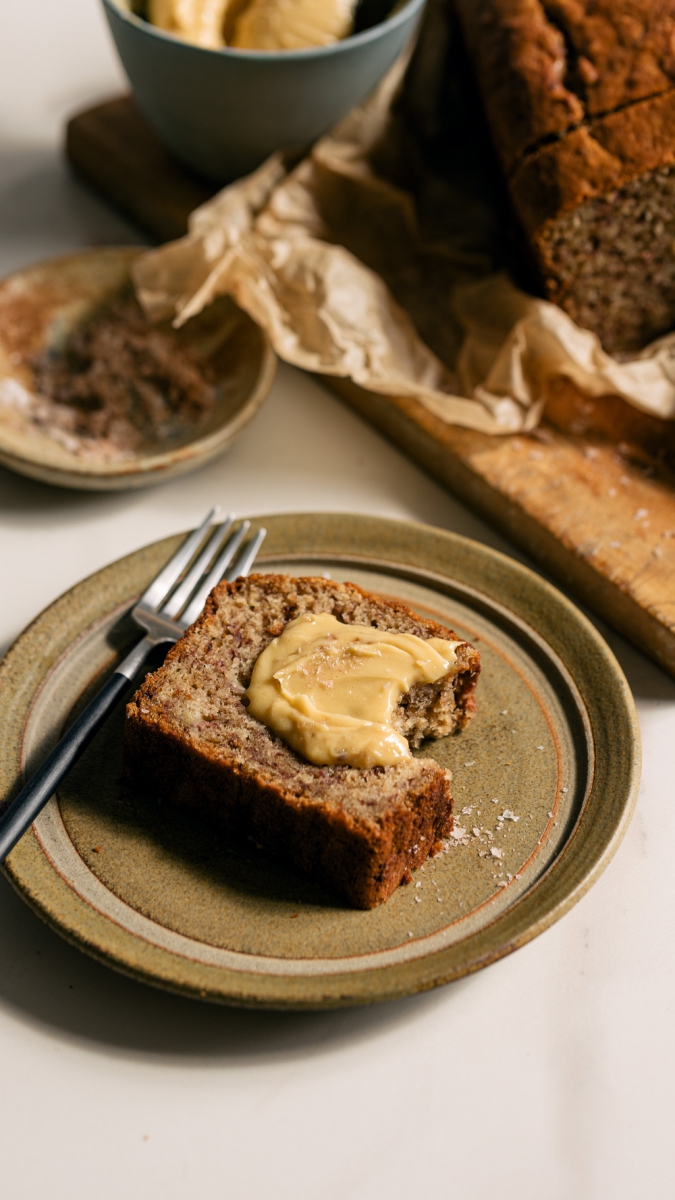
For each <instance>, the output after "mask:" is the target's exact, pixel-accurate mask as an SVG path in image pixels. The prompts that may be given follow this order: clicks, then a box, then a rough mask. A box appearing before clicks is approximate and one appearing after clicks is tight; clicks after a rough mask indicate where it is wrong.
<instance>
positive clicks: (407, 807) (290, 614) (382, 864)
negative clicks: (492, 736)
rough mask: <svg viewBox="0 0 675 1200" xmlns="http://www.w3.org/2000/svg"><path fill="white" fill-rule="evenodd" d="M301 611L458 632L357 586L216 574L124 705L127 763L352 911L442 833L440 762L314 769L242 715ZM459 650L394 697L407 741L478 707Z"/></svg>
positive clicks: (454, 723)
mask: <svg viewBox="0 0 675 1200" xmlns="http://www.w3.org/2000/svg"><path fill="white" fill-rule="evenodd" d="M305 613H329V614H332V615H334V616H335V617H336V618H337V619H338V620H339V621H341V622H344V623H346V624H356V625H369V626H374V627H376V628H377V629H381V630H385V631H387V632H397V633H404V634H411V633H412V634H415V635H416V636H417V637H420V638H423V639H429V638H438V637H440V638H444V639H448V638H452V639H455V640H457V639H456V635H454V634H453V633H452V632H449V631H448V630H446V629H444V628H443V627H442V626H441V625H437V624H436V623H435V622H433V621H428V620H424V619H423V618H422V617H419V616H417V615H416V614H415V613H414V612H412V611H411V610H410V609H409V608H407V607H406V606H405V605H403V604H400V603H396V602H389V601H385V600H383V599H381V598H379V597H377V596H374V595H370V594H368V593H367V592H364V591H362V590H361V589H360V588H359V587H357V586H356V585H355V584H351V583H335V582H333V581H331V580H326V579H323V578H292V577H290V576H283V575H281V576H280V575H251V576H250V577H249V578H248V579H239V580H237V581H236V582H235V583H222V584H219V586H218V587H217V588H215V589H214V591H213V592H212V593H211V596H210V597H209V600H208V601H207V604H206V607H205V609H204V612H203V614H202V616H201V617H200V619H199V620H198V621H197V622H196V623H195V624H194V625H193V626H192V627H191V628H190V629H189V630H188V632H187V633H186V634H185V635H184V637H183V638H181V640H180V641H179V642H178V643H177V644H176V645H175V646H174V647H173V648H172V649H171V651H170V652H169V654H168V656H167V658H166V660H165V662H164V665H163V666H162V667H161V668H160V669H159V670H158V671H155V672H154V673H153V674H151V675H149V676H148V677H147V678H146V680H145V682H144V683H143V684H142V686H141V687H140V688H139V690H138V692H137V693H136V695H135V696H134V697H133V700H132V701H131V703H130V704H129V705H128V707H127V711H126V725H125V762H126V769H127V772H128V774H129V776H130V777H131V779H132V780H133V781H134V783H135V784H137V785H139V786H140V787H141V788H142V789H143V790H145V791H149V792H151V793H152V794H153V795H155V796H157V797H159V798H161V799H166V800H168V801H172V802H174V803H177V804H180V805H184V806H185V807H186V809H187V810H190V809H192V810H197V811H201V812H202V813H204V814H206V815H207V816H209V817H211V818H212V819H215V821H216V822H217V823H218V824H219V826H220V827H221V828H222V829H224V830H225V831H226V832H227V833H228V834H232V835H235V836H238V837H242V836H243V837H248V838H250V839H252V840H253V841H254V842H255V843H256V844H257V845H258V846H259V847H261V848H263V849H265V850H268V851H271V852H272V853H274V854H275V855H281V856H283V857H284V858H285V859H286V860H287V861H288V862H290V863H292V864H293V865H294V866H295V867H298V868H299V869H300V870H302V871H304V872H305V873H307V874H309V875H311V876H313V877H314V878H315V879H317V880H318V881H319V882H320V883H323V884H325V885H327V886H328V887H329V888H331V889H333V890H334V891H336V892H337V893H339V894H340V895H341V896H342V897H343V898H344V899H346V900H347V901H348V902H349V903H351V904H353V905H355V906H356V907H358V908H372V907H374V906H375V905H376V904H379V903H380V902H381V901H383V900H386V899H387V897H388V896H390V895H391V893H392V892H393V891H394V890H395V889H396V888H397V887H398V885H399V884H400V883H401V881H402V880H403V879H406V878H409V877H410V872H411V870H413V869H414V868H415V867H418V866H420V865H421V863H423V862H424V860H425V859H426V858H427V856H428V855H429V854H430V853H431V852H432V851H433V849H434V847H435V846H436V845H437V843H438V841H439V839H440V838H442V837H443V836H446V835H447V834H449V833H450V831H451V829H452V799H451V795H450V789H449V779H448V772H447V771H445V770H443V768H442V767H440V766H439V764H438V763H437V762H435V761H434V760H433V759H431V758H421V757H410V758H404V759H403V760H402V761H400V762H398V763H396V764H395V765H390V766H375V767H371V768H354V767H349V766H342V765H336V766H328V767H326V766H315V765H313V764H312V763H310V762H308V761H306V760H305V759H304V758H302V757H300V756H299V755H298V754H296V753H295V751H294V750H292V749H291V748H290V747H289V746H288V745H287V744H286V743H285V742H284V741H282V740H281V739H280V738H279V737H277V736H276V735H275V734H274V733H273V732H272V731H271V730H270V729H268V728H267V726H266V725H264V724H262V723H261V722H260V721H257V720H256V719H255V718H254V717H253V716H252V715H251V714H250V713H249V712H248V709H247V697H246V695H245V693H246V689H247V687H248V685H249V683H250V680H251V674H252V671H253V667H254V665H255V663H256V661H257V660H258V658H259V656H260V654H261V653H262V651H263V650H264V649H265V648H266V647H267V646H268V645H269V644H270V643H271V641H272V640H273V639H274V638H277V637H279V636H280V634H281V633H282V632H283V631H284V629H285V628H286V626H287V625H288V623H289V622H291V621H293V620H294V619H295V618H297V617H299V616H301V615H302V614H305ZM455 653H456V658H457V663H456V668H455V670H454V671H453V673H452V674H450V675H446V676H444V677H443V678H442V679H439V680H438V682H436V683H423V684H416V685H415V686H413V687H412V688H411V689H410V691H409V692H408V693H407V694H406V695H404V696H403V697H402V700H401V703H400V705H399V707H398V709H397V711H396V727H397V729H398V732H399V733H401V734H403V736H404V737H406V738H407V739H408V741H409V743H410V744H411V745H412V746H414V747H417V746H419V744H420V743H421V742H422V740H423V738H425V737H428V736H431V737H438V736H442V735H445V734H447V733H451V732H453V731H454V730H457V729H461V728H462V727H463V726H464V725H465V724H466V722H467V721H468V720H469V719H470V717H471V716H472V715H473V713H474V711H475V701H474V689H475V685H476V680H477V676H478V672H479V669H480V659H479V655H478V652H477V651H476V650H475V649H474V648H473V647H472V646H471V645H469V644H468V643H466V642H460V644H459V645H458V646H457V648H456V652H455Z"/></svg>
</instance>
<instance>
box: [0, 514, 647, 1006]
mask: <svg viewBox="0 0 675 1200" xmlns="http://www.w3.org/2000/svg"><path fill="white" fill-rule="evenodd" d="M259 520H260V521H261V522H264V524H265V526H266V527H267V529H268V535H267V539H266V542H265V547H264V554H263V555H261V557H260V558H259V560H258V564H257V569H259V570H261V571H274V572H276V571H287V572H289V573H290V574H295V575H308V574H325V573H327V574H329V575H330V576H331V577H332V578H333V579H336V580H344V579H349V580H353V581H354V582H356V583H358V584H361V585H362V586H363V587H365V588H367V589H369V590H371V591H375V592H378V593H380V594H381V595H385V596H388V597H393V598H396V599H400V600H403V601H404V603H406V604H409V605H411V606H412V607H413V608H415V609H416V610H417V611H418V612H420V613H421V614H422V615H423V616H425V617H430V618H432V619H434V620H437V621H440V622H441V623H443V624H445V625H447V626H450V627H452V628H454V629H455V630H457V632H458V634H459V635H460V636H461V637H466V638H469V639H470V640H471V641H472V642H474V643H475V644H476V645H477V646H478V648H479V649H480V652H481V658H482V664H483V669H482V673H481V677H480V680H479V684H478V691H477V702H478V714H477V716H476V719H475V720H474V721H472V722H471V724H470V726H469V727H468V728H467V729H466V730H465V731H464V732H463V733H461V734H459V735H458V736H454V737H446V738H441V739H440V740H439V741H436V742H428V743H426V744H425V745H424V747H423V748H422V750H421V751H420V753H423V754H425V755H426V754H429V755H431V756H433V757H434V758H436V759H437V761H438V762H439V763H440V764H441V765H442V766H443V767H447V768H450V770H451V771H452V775H453V782H452V792H453V796H454V800H455V829H454V836H453V837H452V838H451V839H450V841H449V843H448V845H447V848H446V850H445V852H444V853H442V854H439V855H438V857H436V858H433V859H430V860H429V861H428V862H427V863H426V864H425V866H424V867H422V868H421V869H420V870H418V871H416V872H415V873H414V881H413V883H412V884H410V885H409V886H407V887H400V888H399V889H398V890H397V891H396V892H395V893H394V895H393V896H392V897H391V898H390V899H389V900H388V901H387V902H386V903H385V904H381V905H380V906H379V907H378V908H375V909H372V910H371V911H369V912H360V911H356V910H354V909H349V908H347V907H345V905H344V904H342V903H341V902H340V901H339V900H338V899H336V897H335V896H333V895H332V894H330V893H328V892H327V891H324V890H323V889H322V888H321V887H319V886H318V885H317V884H315V883H312V882H311V881H309V880H307V879H304V878H303V877H302V876H300V875H299V874H297V873H296V872H294V871H292V870H290V869H287V868H286V867H284V865H283V864H282V863H277V862H273V861H271V860H270V859H268V858H265V857H263V856H262V855H261V854H259V853H258V852H257V851H256V850H255V849H254V848H253V847H252V846H250V844H247V845H245V846H240V845H239V846H238V845H234V844H229V843H228V842H227V840H226V839H224V838H223V837H221V836H219V835H218V834H217V833H215V832H214V831H213V830H211V829H210V828H208V827H207V826H206V824H205V823H204V822H202V821H197V820H195V818H194V817H193V816H192V815H191V814H189V813H188V812H187V811H186V810H184V809H183V810H176V811H173V810H172V809H171V806H170V805H168V804H151V803H149V802H147V801H144V799H143V797H141V796H140V795H138V794H137V793H136V792H135V791H134V789H133V787H131V786H130V785H129V784H128V783H126V782H125V780H124V774H123V767H122V738H123V719H124V711H123V706H121V705H120V707H119V709H118V710H117V711H116V712H115V713H114V714H113V715H112V716H111V718H110V719H109V721H108V722H107V724H106V725H105V726H104V728H103V729H102V730H101V731H100V733H99V734H98V735H97V736H96V738H95V739H94V741H93V742H92V744H91V746H90V747H89V748H88V750H87V751H86V752H85V754H84V755H83V757H82V758H81V759H80V761H79V763H78V764H77V765H76V767H75V769H74V770H73V771H72V772H71V774H70V776H69V777H68V778H67V779H66V780H65V781H64V783H63V784H62V785H61V787H60V788H59V794H58V800H57V799H56V798H53V799H52V800H50V802H49V804H48V805H47V807H46V808H45V809H44V811H43V812H42V813H41V814H40V816H39V817H38V819H37V821H36V822H35V824H34V826H33V828H32V830H31V831H29V832H28V833H26V834H25V836H24V837H23V838H22V839H21V841H20V842H19V843H18V845H17V846H16V847H15V848H14V850H13V851H12V853H11V854H10V855H9V857H8V859H7V862H6V864H5V870H6V872H7V874H8V875H9V877H10V879H11V880H12V882H13V884H14V886H15V887H16V888H17V889H18V891H19V892H21V894H22V895H23V896H24V898H25V899H26V900H27V901H28V903H29V904H31V905H32V906H33V907H34V908H35V909H36V910H37V912H38V913H39V914H40V915H41V916H42V917H43V918H44V919H45V920H46V921H47V922H48V923H49V924H50V925H52V926H53V927H54V928H55V929H57V930H58V931H59V932H60V933H61V934H63V935H64V936H65V937H66V938H68V940H69V941H72V942H74V943H75V944H76V945H79V946H80V947H81V948H82V949H83V950H85V951H87V953H89V954H92V955H94V957H96V958H98V959H100V960H101V961H102V962H105V963H107V964H108V965H110V966H112V967H116V968H117V969H118V970H121V971H123V972H126V973H128V974H130V975H133V976H135V977H136V978H137V979H141V980H145V981H146V982H149V983H154V984H156V985H158V986H160V987H166V988H169V989H172V990H174V991H178V992H183V993H185V994H187V995H191V996H195V997H202V998H206V999H209V1000H213V1001H219V1002H221V1003H230V1004H244V1005H261V1006H267V1007H275V1008H286V1007H287V1008H321V1007H330V1006H335V1005H344V1004H363V1003H366V1002H370V1001H375V1000H384V999H391V998H393V997H395V996H403V995H406V994H408V993H411V992H418V991H422V990H424V989H425V988H430V987H435V986H436V985H437V984H441V983H446V982H448V981H449V980H451V979H456V978H458V976H460V975H466V974H467V973H469V972H471V971H476V970H478V969H479V968H480V967H484V966H487V965H488V964H489V963H491V962H494V961H495V960H496V959H498V958H501V957H502V956H503V955H505V954H509V953H510V952H511V951H513V950H516V949H517V948H518V947H519V946H522V945H523V944H524V943H525V942H527V941H529V939H530V938H533V937H535V936H536V935H537V934H539V933H541V932H542V931H543V930H544V929H546V928H547V927H548V926H549V925H551V924H552V923H553V922H554V921H556V920H557V919H558V918H559V917H561V916H562V915H563V913H565V912H567V910H568V909H569V908H570V907H571V906H572V905H573V904H574V903H576V901H578V900H580V899H581V897H582V896H583V895H584V893H585V892H586V891H587V890H588V888H589V887H590V886H591V885H592V884H593V882H594V881H595V880H596V879H597V878H598V875H599V874H600V872H601V871H602V870H603V868H604V867H605V866H606V865H607V863H608V862H609V860H610V859H611V857H612V855H613V853H614V851H615V850H616V848H617V846H618V845H619V842H620V841H621V838H622V836H623V834H624V832H625V830H626V828H627V826H628V822H629V820H630V815H631V811H632V808H633V804H634V802H635V796H636V793H637V787H638V783H639V776H640V739H639V732H638V726H637V718H636V713H635V708H634V705H633V700H632V697H631V694H630V691H629V688H628V685H627V683H626V680H625V679H624V677H623V675H622V673H621V669H620V667H619V665H618V663H617V662H616V660H615V658H614V657H613V655H612V653H611V651H610V650H609V649H608V647H607V646H606V644H605V643H604V642H603V640H602V638H601V637H600V634H599V633H598V632H597V630H595V629H594V628H593V626H592V625H591V624H590V622H589V621H588V620H587V619H586V618H585V617H584V616H583V614H582V613H580V612H579V610H578V609H577V608H575V607H574V605H573V604H571V603H570V602H569V600H567V599H566V598H565V597H564V596H562V595H561V593H560V592H558V591H556V589H555V588H553V587H551V586H550V585H549V584H547V583H546V582H545V581H544V580H542V579H540V578H539V577H538V576H536V575H535V574H534V573H533V572H532V571H529V570H527V568H525V567H522V566H520V565H519V564H518V563H516V562H513V561H512V560H511V559H508V558H506V557H505V556H504V555H502V554H497V553H496V552H495V551H494V550H491V549H489V548H488V547H487V546H481V545H479V544H478V543H476V542H471V541H469V540H468V539H466V538H462V537H457V536H456V535H453V534H450V533H445V532H443V531H442V530H439V529H430V528H427V527H425V526H422V525H415V524H412V523H410V524H408V523H406V522H403V521H387V520H382V519H380V518H376V517H365V516H350V515H349V514H343V513H340V514H323V515H322V514H310V513H304V514H301V515H277V516H270V517H261V518H259ZM178 541H179V539H178V538H169V539H167V540H166V541H163V542H157V543H156V544H155V545H153V546H147V547H146V548H145V549H143V550H139V551H137V552H136V553H135V554H131V555H129V556H128V557H127V558H123V559H120V560H119V562H116V563H113V564H112V565H111V566H109V567H106V568H105V570H103V571H99V572H98V573H97V574H96V575H93V576H92V577H91V578H90V579H85V580H84V581H83V582H82V583H79V584H78V585H77V586H76V587H74V588H72V589H71V590H70V591H69V592H68V593H67V594H66V595H65V596H62V597H61V598H60V599H59V600H57V601H56V602H55V603H54V604H53V605H52V606H51V607H50V608H48V609H47V610H46V611H45V612H44V613H43V614H42V615H41V616H40V617H38V618H37V620H35V621H33V622H32V624H31V625H29V626H28V628H27V630H26V631H25V633H23V634H22V635H21V637H20V638H19V640H18V641H17V642H16V643H15V645H14V646H13V647H12V649H11V650H10V651H9V652H8V653H7V655H6V656H5V659H4V661H3V662H2V663H1V664H0V711H1V712H2V713H3V724H2V728H1V729H0V803H1V802H2V801H3V800H5V799H10V798H11V797H12V795H13V794H15V792H16V790H17V788H18V787H19V780H20V778H21V775H22V773H26V774H31V773H32V771H33V770H35V768H36V767H37V765H38V764H39V762H40V761H41V760H42V758H43V757H44V755H45V754H46V753H48V752H49V750H50V749H51V746H52V745H53V743H54V741H55V740H56V738H57V737H58V735H59V731H60V729H61V728H62V727H63V723H64V722H68V721H69V720H70V719H71V718H72V717H73V716H74V715H76V714H77V712H78V711H79V709H80V707H81V706H82V704H84V703H86V701H87V700H88V699H89V697H90V695H91V694H92V689H93V688H95V687H97V686H100V683H101V682H102V681H103V679H104V678H105V672H106V671H110V670H111V669H112V668H113V666H114V664H115V663H116V662H117V661H118V656H119V655H120V654H122V653H124V649H125V647H127V646H128V645H129V640H130V638H133V637H134V636H135V637H136V638H137V637H138V633H137V632H136V634H135V635H134V632H133V629H132V626H131V622H130V621H129V619H128V616H127V614H128V611H129V607H130V605H131V604H132V603H133V601H134V598H135V597H136V596H137V595H138V593H139V592H140V591H141V590H142V589H143V588H144V587H146V586H147V584H148V582H149V580H150V579H152V578H153V576H154V575H155V574H156V572H157V570H158V569H159V567H160V565H161V564H162V563H163V562H166V560H167V559H168V558H169V557H170V555H171V554H172V553H173V551H174V550H175V548H176V546H177V544H178Z"/></svg>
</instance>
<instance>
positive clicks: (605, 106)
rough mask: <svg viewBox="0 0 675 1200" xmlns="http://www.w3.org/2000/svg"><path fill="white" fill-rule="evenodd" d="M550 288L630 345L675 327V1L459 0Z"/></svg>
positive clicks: (593, 326)
mask: <svg viewBox="0 0 675 1200" xmlns="http://www.w3.org/2000/svg"><path fill="white" fill-rule="evenodd" d="M453 3H454V5H455V7H456V9H457V12H458V15H459V18H460V21H461V24H462V28H463V30H464V35H465V38H466V42H467V46H468V50H469V55H470V57H471V60H472V63H473V66H474V70H475V72H476V76H477V79H478V83H479V88H480V91H481V96H482V100H483V104H484V107H485V110H486V114H487V117H488V123H489V125H490V128H491V132H492V137H493V141H494V145H495V149H496V151H497V154H498V156H499V158H500V160H501V163H502V167H503V169H504V172H505V174H506V177H507V182H508V186H509V191H510V194H511V198H512V201H513V205H514V208H515V211H516V214H517V216H518V218H519V220H520V222H521V224H522V226H523V228H524V230H525V232H526V234H527V236H528V239H529V241H530V245H531V248H532V251H533V254H534V259H535V261H536V263H537V265H538V267H539V271H540V275H541V280H542V285H543V290H544V291H545V294H546V295H547V297H548V298H549V299H550V300H552V301H553V302H554V303H556V304H559V305H561V307H563V308H564V309H565V310H566V311H567V312H568V313H569V314H570V316H571V317H572V318H573V319H574V320H576V321H577V322H578V323H579V324H581V325H583V326H584V327H585V328H587V329H590V330H592V331H593V332H594V333H596V334H597V335H598V337H599V338H600V340H601V342H602V344H603V346H604V347H605V349H607V350H609V351H610V352H612V353H619V354H620V353H631V352H634V351H636V350H639V349H641V348H642V347H643V346H644V345H645V344H646V343H647V342H649V341H651V340H652V339H654V338H655V337H658V336H660V335H661V334H663V333H666V332H667V331H669V330H670V329H671V328H672V327H673V324H675V255H674V254H673V245H674V244H675V217H674V215H673V208H674V206H673V198H674V196H675V0H453Z"/></svg>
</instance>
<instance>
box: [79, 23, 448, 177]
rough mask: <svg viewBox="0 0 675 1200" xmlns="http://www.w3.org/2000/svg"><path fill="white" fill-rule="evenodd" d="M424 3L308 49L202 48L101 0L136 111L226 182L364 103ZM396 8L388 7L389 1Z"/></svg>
mask: <svg viewBox="0 0 675 1200" xmlns="http://www.w3.org/2000/svg"><path fill="white" fill-rule="evenodd" d="M425 2H426V0H408V3H407V4H404V5H403V7H402V8H401V9H400V10H399V11H398V12H396V13H395V14H394V16H392V17H389V18H388V20H386V21H383V22H382V23H381V24H380V25H375V26H374V27H373V28H372V29H367V30H365V31H364V32H363V33H358V34H355V35H354V36H353V37H348V38H345V39H344V41H341V42H335V43H334V44H333V45H331V46H321V47H319V48H317V49H311V50H284V51H279V52H268V51H261V50H230V49H227V48H226V49H223V50H205V49H202V48H201V47H200V46H192V45H190V43H188V42H184V41H181V40H180V39H179V38H176V37H173V35H171V34H167V33H163V32H162V30H160V29H155V28H154V27H153V26H152V25H150V24H148V22H147V21H144V20H142V19H141V18H140V17H136V16H134V14H133V13H131V12H130V11H129V8H128V7H127V6H126V4H125V0H103V6H104V8H105V13H106V17H107V18H108V24H109V25H110V29H111V31H112V35H113V38H114V39H115V45H116V47H117V51H118V53H119V56H120V58H121V60H122V65H123V67H124V69H125V71H126V73H127V75H128V76H129V80H130V82H131V86H132V88H133V90H134V94H135V97H136V100H137V102H138V105H139V107H140V109H141V110H142V112H143V114H144V116H145V117H146V119H147V120H148V121H149V123H150V124H151V125H152V126H153V127H154V129H155V130H156V131H157V133H158V134H159V136H160V137H161V138H162V140H163V141H164V142H165V144H166V145H167V146H168V147H169V149H170V150H172V151H173V153H174V154H175V155H176V156H177V157H178V158H180V159H181V160H182V161H183V162H184V163H186V164H187V165H188V166H189V167H192V168H193V170H195V171H198V172H199V173H200V174H202V175H207V176H208V177H209V178H211V179H214V180H217V181H218V182H221V183H225V182H227V181H228V180H231V179H235V178H237V177H238V176H240V175H245V174H247V173H248V172H249V171H252V170H253V169H254V168H255V167H257V166H258V165H259V164H260V163H261V162H263V161H264V159H265V158H267V157H268V155H269V154H271V153H273V151H275V150H294V149H303V148H304V147H306V146H309V145H310V144H311V143H312V142H313V141H315V140H316V138H318V137H320V136H321V134H322V133H325V132H326V130H327V129H330V127H331V125H334V124H335V122H336V121H339V120H340V118H341V117H344V116H345V115H346V113H348V112H349V110H350V109H351V108H353V107H354V105H355V104H358V103H359V102H360V101H361V100H363V99H364V98H365V97H366V96H367V95H368V93H369V92H371V91H372V90H373V88H374V87H375V85H376V84H377V83H379V81H380V79H381V78H382V76H383V75H385V74H386V72H387V71H388V70H389V67H390V66H391V65H392V64H393V63H394V61H395V60H396V58H397V57H398V55H399V54H400V52H401V50H402V49H403V48H404V46H405V45H406V44H407V42H408V41H409V39H410V38H411V37H412V35H413V33H414V31H415V29H416V28H417V25H418V23H419V20H420V17H421V14H422V9H423V8H424V5H425ZM392 3H393V0H392Z"/></svg>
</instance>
